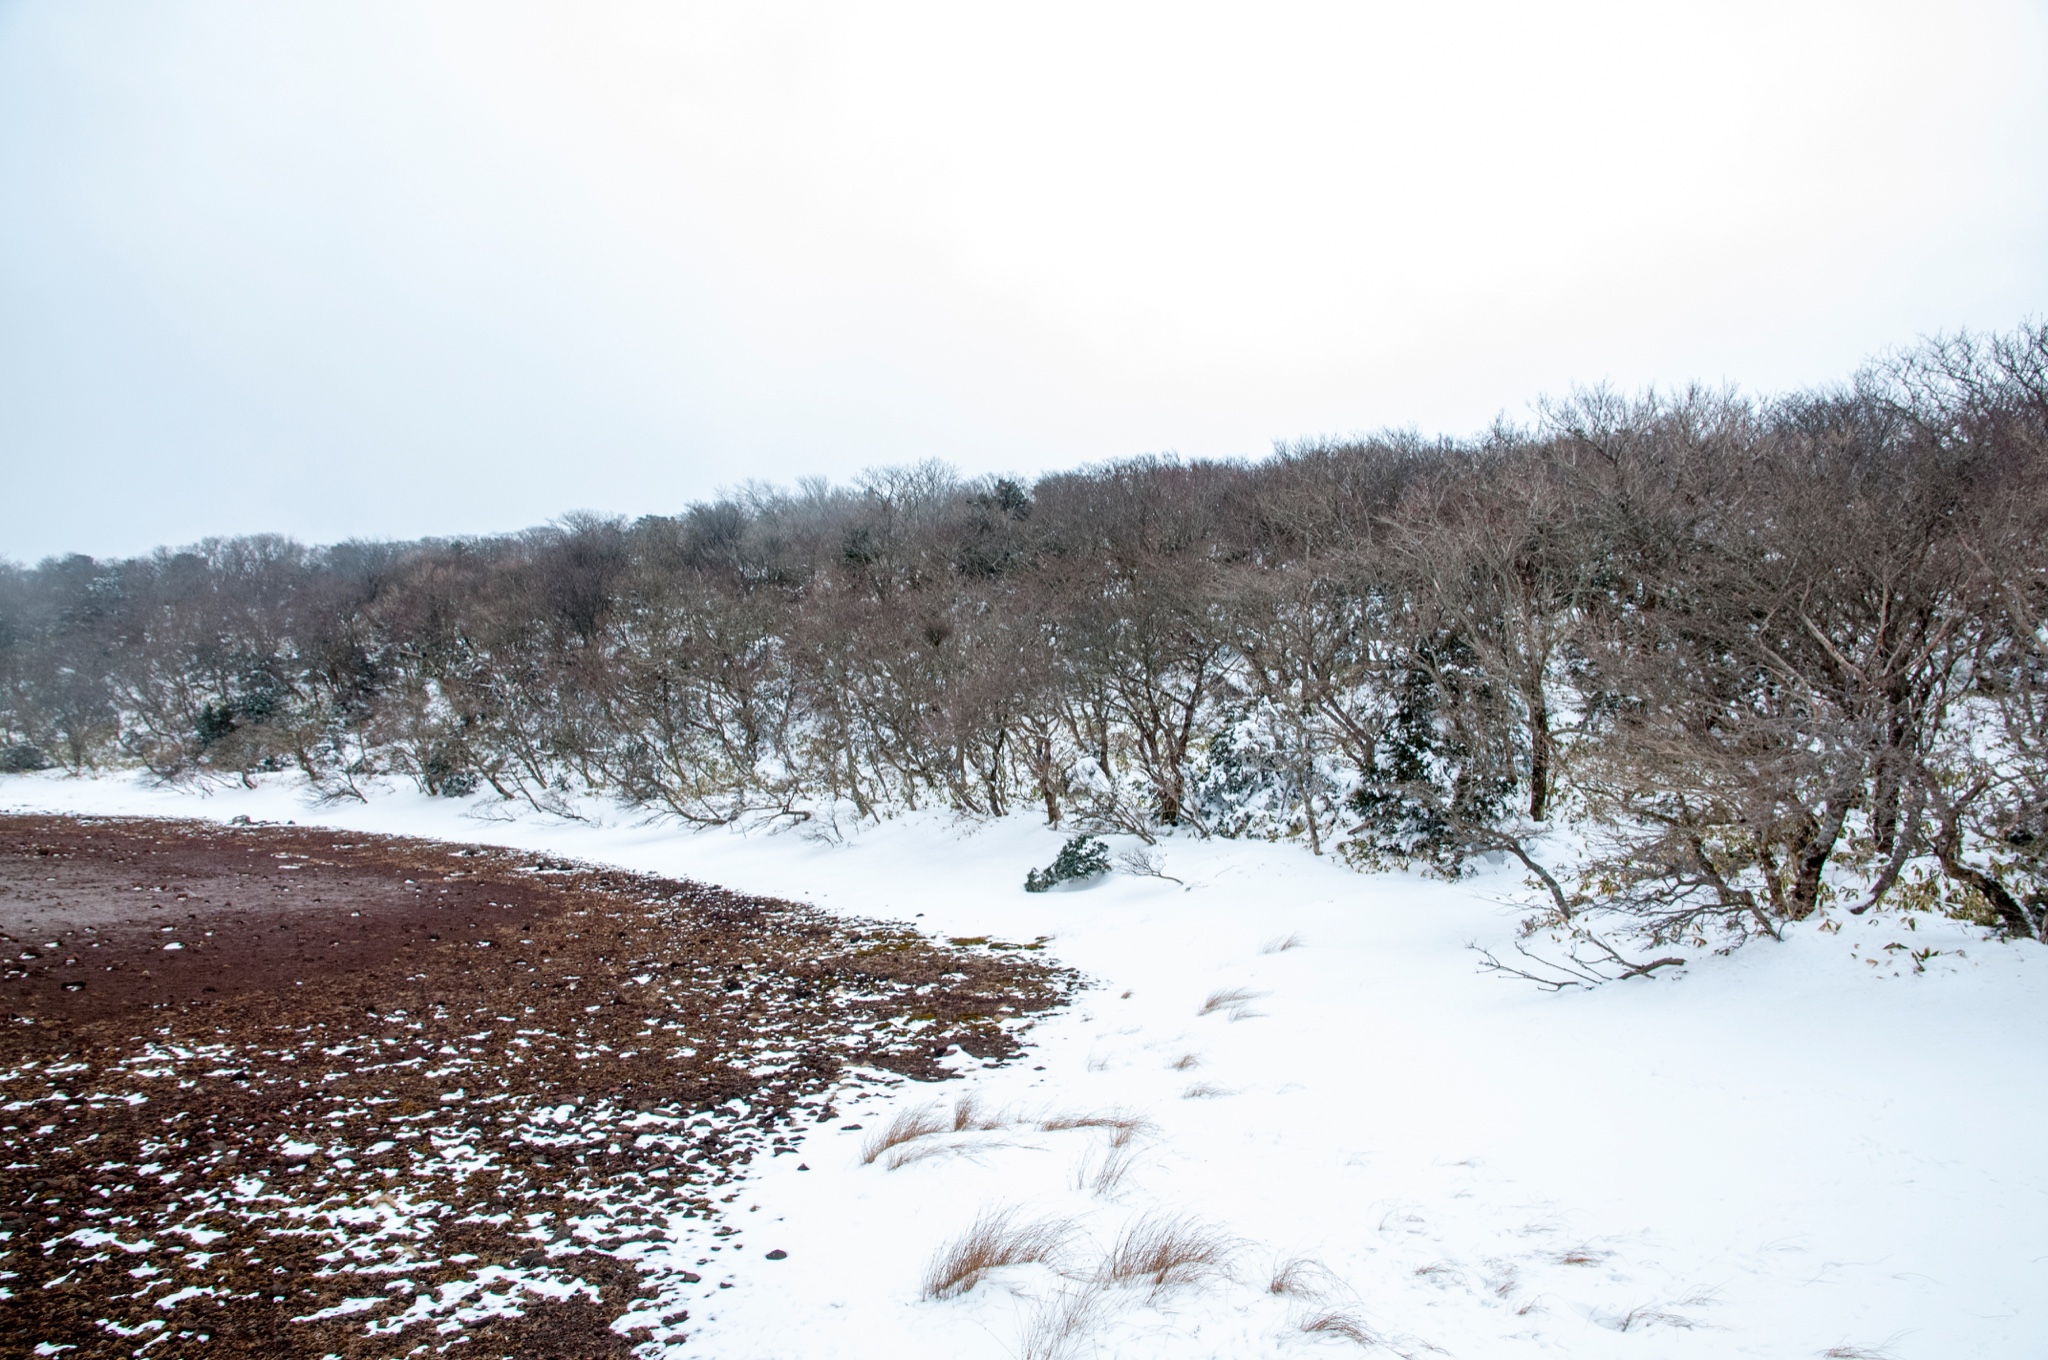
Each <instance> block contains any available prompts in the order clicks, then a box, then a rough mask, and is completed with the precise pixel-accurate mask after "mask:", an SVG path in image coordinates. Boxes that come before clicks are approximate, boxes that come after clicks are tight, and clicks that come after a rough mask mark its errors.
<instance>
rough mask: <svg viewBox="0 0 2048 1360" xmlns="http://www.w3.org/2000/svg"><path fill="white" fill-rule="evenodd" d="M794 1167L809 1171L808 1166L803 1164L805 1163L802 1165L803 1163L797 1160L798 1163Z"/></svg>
mask: <svg viewBox="0 0 2048 1360" xmlns="http://www.w3.org/2000/svg"><path fill="white" fill-rule="evenodd" d="M796 1169H797V1170H799V1171H809V1170H810V1168H809V1167H808V1166H805V1165H804V1164H803V1163H802V1162H798V1163H797V1164H796Z"/></svg>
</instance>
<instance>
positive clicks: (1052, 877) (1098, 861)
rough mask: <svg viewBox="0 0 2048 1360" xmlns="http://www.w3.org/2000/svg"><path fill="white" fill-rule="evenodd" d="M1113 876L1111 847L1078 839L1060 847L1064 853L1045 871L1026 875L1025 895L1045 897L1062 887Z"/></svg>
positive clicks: (1090, 838) (1085, 837) (1039, 870)
mask: <svg viewBox="0 0 2048 1360" xmlns="http://www.w3.org/2000/svg"><path fill="white" fill-rule="evenodd" d="M1108 872H1109V847H1108V846H1106V845H1104V844H1103V843H1102V842H1101V841H1099V840H1096V839H1095V837H1093V836H1076V837H1074V838H1073V839H1072V840H1070V841H1068V842H1067V843H1066V844H1065V845H1063V846H1061V847H1060V853H1059V855H1058V857H1057V858H1055V859H1054V860H1053V862H1052V863H1051V864H1049V865H1047V866H1046V867H1045V868H1043V869H1033V870H1031V871H1030V872H1028V873H1026V874H1025V875H1024V891H1025V892H1034V893H1042V892H1046V891H1049V890H1050V889H1052V888H1055V887H1057V886H1059V885H1060V884H1062V883H1073V882H1077V881H1079V880H1081V879H1085V878H1098V877H1100V876H1101V875H1103V874H1106V873H1108Z"/></svg>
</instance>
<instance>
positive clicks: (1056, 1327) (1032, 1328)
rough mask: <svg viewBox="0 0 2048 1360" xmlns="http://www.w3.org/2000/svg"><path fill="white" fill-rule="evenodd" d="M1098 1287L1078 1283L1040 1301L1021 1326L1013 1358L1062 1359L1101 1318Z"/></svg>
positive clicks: (1071, 1351)
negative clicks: (1015, 1353) (1028, 1319)
mask: <svg viewBox="0 0 2048 1360" xmlns="http://www.w3.org/2000/svg"><path fill="white" fill-rule="evenodd" d="M1103 1303H1104V1300H1103V1297H1102V1287H1101V1286H1100V1285H1095V1284H1081V1285H1076V1286H1074V1287H1072V1288H1069V1289H1063V1290H1061V1291H1060V1292H1059V1293H1058V1294H1055V1295H1054V1296H1053V1297H1051V1298H1049V1299H1045V1300H1042V1301H1041V1302H1040V1303H1039V1305H1038V1307H1037V1309H1036V1310H1034V1311H1033V1313H1032V1315H1031V1320H1030V1321H1029V1322H1027V1323H1026V1324H1025V1326H1024V1335H1023V1337H1022V1338H1021V1340H1020V1341H1019V1343H1018V1346H1017V1360H1066V1357H1068V1356H1070V1355H1072V1354H1073V1353H1074V1348H1075V1347H1076V1346H1077V1345H1079V1344H1080V1341H1081V1338H1082V1337H1084V1336H1086V1335H1087V1334H1088V1332H1089V1330H1090V1329H1091V1328H1093V1327H1094V1326H1095V1324H1096V1322H1097V1321H1099V1320H1100V1319H1101V1317H1102V1311H1103Z"/></svg>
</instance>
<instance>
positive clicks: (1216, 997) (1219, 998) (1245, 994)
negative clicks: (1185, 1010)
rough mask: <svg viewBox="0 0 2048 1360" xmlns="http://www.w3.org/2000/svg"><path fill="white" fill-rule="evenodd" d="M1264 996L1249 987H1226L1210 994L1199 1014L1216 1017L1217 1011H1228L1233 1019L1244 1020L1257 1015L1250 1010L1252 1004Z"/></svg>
mask: <svg viewBox="0 0 2048 1360" xmlns="http://www.w3.org/2000/svg"><path fill="white" fill-rule="evenodd" d="M1264 995H1266V994H1265V993H1264V992H1255V991H1253V990H1252V989H1251V988H1249V987H1225V988H1223V989H1222V990H1220V991H1214V992H1211V993H1209V995H1208V997H1207V998H1206V999H1205V1000H1204V1001H1203V1002H1202V1009H1201V1010H1200V1011H1199V1012H1198V1014H1201V1015H1214V1014H1215V1013H1216V1012H1217V1011H1227V1012H1229V1014H1230V1018H1231V1019H1233V1020H1242V1019H1243V1018H1245V1016H1247V1015H1250V1014H1254V1013H1255V1012H1253V1011H1252V1010H1251V1009H1250V1008H1251V1003H1252V1002H1254V1001H1257V1000H1258V999H1259V998H1260V997H1262V996H1264Z"/></svg>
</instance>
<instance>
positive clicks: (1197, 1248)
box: [1096, 1213, 1242, 1294]
mask: <svg viewBox="0 0 2048 1360" xmlns="http://www.w3.org/2000/svg"><path fill="white" fill-rule="evenodd" d="M1241 1249H1242V1244H1241V1243H1239V1242H1238V1240H1237V1239H1236V1238H1234V1237H1232V1236H1230V1235H1229V1234H1228V1233H1226V1232H1223V1231H1222V1230H1221V1229H1219V1228H1215V1227H1212V1226H1211V1225H1209V1224H1207V1223H1203V1222H1202V1221H1200V1220H1199V1219H1196V1218H1192V1217H1189V1216H1187V1215H1182V1214H1165V1213H1156V1214H1144V1215H1141V1216H1140V1217H1138V1218H1137V1219H1135V1220H1133V1221H1132V1222H1131V1224H1130V1225H1129V1226H1128V1227H1126V1228H1125V1229H1124V1230H1123V1231H1122V1232H1121V1233H1119V1234H1118V1235H1117V1239H1116V1243H1115V1244H1114V1245H1113V1246H1111V1247H1110V1249H1109V1255H1107V1256H1105V1257H1103V1258H1102V1264H1101V1265H1100V1266H1098V1267H1096V1279H1098V1280H1099V1281H1101V1282H1102V1283H1104V1284H1113V1285H1129V1284H1137V1283H1139V1282H1140V1281H1143V1282H1146V1283H1148V1284H1149V1285H1150V1286H1151V1290H1152V1292H1153V1293H1155V1294H1156V1293H1158V1292H1159V1291H1160V1290H1162V1289H1167V1288H1170V1287H1172V1286H1174V1285H1182V1284H1193V1283H1195V1282H1196V1281H1198V1280H1204V1279H1210V1278H1213V1277H1216V1276H1224V1277H1228V1276H1229V1274H1230V1260H1231V1258H1232V1257H1233V1256H1235V1255H1236V1254H1237V1253H1238V1252H1239V1251H1240V1250H1241Z"/></svg>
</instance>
